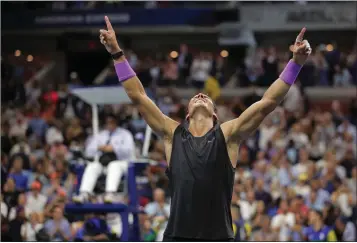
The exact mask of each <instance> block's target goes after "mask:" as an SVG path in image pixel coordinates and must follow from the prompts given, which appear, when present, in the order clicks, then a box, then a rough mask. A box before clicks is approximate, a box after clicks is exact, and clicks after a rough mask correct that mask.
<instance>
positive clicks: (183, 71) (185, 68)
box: [177, 44, 192, 83]
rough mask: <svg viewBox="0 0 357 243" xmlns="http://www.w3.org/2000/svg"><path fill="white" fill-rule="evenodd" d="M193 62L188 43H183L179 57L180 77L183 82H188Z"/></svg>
mask: <svg viewBox="0 0 357 243" xmlns="http://www.w3.org/2000/svg"><path fill="white" fill-rule="evenodd" d="M191 64H192V54H190V53H189V52H188V47H187V45H185V44H181V45H180V52H179V55H178V58H177V65H178V69H179V79H180V82H181V83H186V79H187V77H188V76H189V74H190V68H191Z"/></svg>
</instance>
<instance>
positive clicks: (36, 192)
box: [26, 181, 47, 216]
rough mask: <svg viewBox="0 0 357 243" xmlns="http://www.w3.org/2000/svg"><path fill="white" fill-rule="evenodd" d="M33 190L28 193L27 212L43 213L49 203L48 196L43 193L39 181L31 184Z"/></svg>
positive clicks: (28, 213)
mask: <svg viewBox="0 0 357 243" xmlns="http://www.w3.org/2000/svg"><path fill="white" fill-rule="evenodd" d="M30 188H31V192H29V193H28V195H27V200H26V214H27V216H28V215H30V214H32V213H40V214H41V213H42V212H43V210H44V209H45V206H46V203H47V197H46V196H45V195H43V194H41V189H42V185H41V183H40V182H38V181H34V182H32V184H31V187H30Z"/></svg>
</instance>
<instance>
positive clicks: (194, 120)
mask: <svg viewBox="0 0 357 243" xmlns="http://www.w3.org/2000/svg"><path fill="white" fill-rule="evenodd" d="M212 127H213V119H212V117H209V116H206V115H204V114H195V116H194V117H191V118H190V126H189V130H190V132H191V133H192V135H193V136H195V137H201V136H204V135H205V134H206V133H207V132H208V131H209V130H210V129H211V128H212Z"/></svg>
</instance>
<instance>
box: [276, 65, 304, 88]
mask: <svg viewBox="0 0 357 243" xmlns="http://www.w3.org/2000/svg"><path fill="white" fill-rule="evenodd" d="M301 68H302V66H301V65H299V64H297V63H296V62H294V61H293V60H290V61H289V62H288V64H287V65H286V67H285V68H284V70H283V72H282V73H281V74H280V76H279V78H280V79H281V80H283V81H284V82H285V83H286V84H288V85H293V84H294V82H295V80H296V79H297V77H298V75H299V73H300V70H301Z"/></svg>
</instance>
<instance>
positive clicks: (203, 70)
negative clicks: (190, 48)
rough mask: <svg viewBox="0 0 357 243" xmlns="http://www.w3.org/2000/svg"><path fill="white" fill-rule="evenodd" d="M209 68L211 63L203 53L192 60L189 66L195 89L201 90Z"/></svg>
mask: <svg viewBox="0 0 357 243" xmlns="http://www.w3.org/2000/svg"><path fill="white" fill-rule="evenodd" d="M211 68H212V62H211V60H209V58H208V57H207V55H206V54H205V53H203V52H202V53H200V55H199V56H198V57H196V58H195V59H194V60H193V63H192V66H191V80H192V84H193V86H194V87H195V88H196V89H198V90H202V89H203V87H204V85H205V82H206V80H207V78H208V76H209V72H210V70H211Z"/></svg>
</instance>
